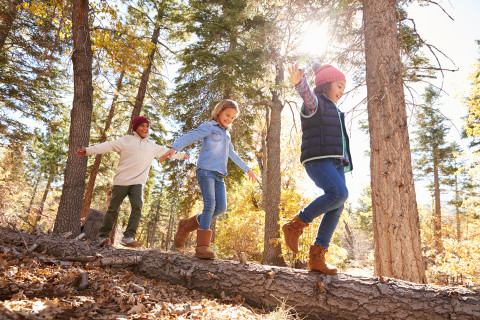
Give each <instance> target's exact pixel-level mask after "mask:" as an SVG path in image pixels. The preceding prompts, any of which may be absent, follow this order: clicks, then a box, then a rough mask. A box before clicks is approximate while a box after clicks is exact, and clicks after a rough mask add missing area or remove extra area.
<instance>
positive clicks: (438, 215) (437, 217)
mask: <svg viewBox="0 0 480 320" xmlns="http://www.w3.org/2000/svg"><path fill="white" fill-rule="evenodd" d="M438 162H439V159H438V148H437V147H434V149H433V185H434V198H435V211H434V216H433V225H434V228H433V237H434V239H435V250H436V252H437V254H440V253H442V252H443V245H442V211H441V210H442V207H441V204H440V178H439V175H438V170H439V168H438Z"/></svg>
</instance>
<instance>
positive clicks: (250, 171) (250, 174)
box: [247, 169, 257, 181]
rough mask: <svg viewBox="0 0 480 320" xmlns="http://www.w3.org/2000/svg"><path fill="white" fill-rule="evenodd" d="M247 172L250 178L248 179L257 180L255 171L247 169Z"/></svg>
mask: <svg viewBox="0 0 480 320" xmlns="http://www.w3.org/2000/svg"><path fill="white" fill-rule="evenodd" d="M247 174H248V178H249V179H250V181H256V180H257V176H256V175H255V173H253V171H252V169H250V170H248V171H247Z"/></svg>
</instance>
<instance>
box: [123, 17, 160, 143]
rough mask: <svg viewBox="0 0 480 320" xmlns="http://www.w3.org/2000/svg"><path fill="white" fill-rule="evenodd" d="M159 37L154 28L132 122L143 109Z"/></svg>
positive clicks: (158, 29)
mask: <svg viewBox="0 0 480 320" xmlns="http://www.w3.org/2000/svg"><path fill="white" fill-rule="evenodd" d="M159 35H160V27H159V26H157V27H155V30H153V35H152V43H153V49H152V52H150V54H149V56H148V65H147V68H146V69H145V70H143V72H142V78H141V79H140V85H139V86H138V92H137V98H136V99H135V106H134V107H133V111H132V118H131V119H132V120H133V118H135V117H138V116H139V115H140V111H142V108H143V101H144V100H145V94H146V92H147V85H148V79H149V78H150V71H151V70H152V65H153V59H154V57H155V51H156V50H157V43H158V37H159ZM131 133H132V122H131V121H130V126H129V127H128V134H131Z"/></svg>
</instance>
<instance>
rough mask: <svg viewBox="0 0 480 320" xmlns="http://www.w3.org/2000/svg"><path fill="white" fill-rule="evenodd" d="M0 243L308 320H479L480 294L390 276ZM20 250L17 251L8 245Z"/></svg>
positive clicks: (14, 236) (7, 238)
mask: <svg viewBox="0 0 480 320" xmlns="http://www.w3.org/2000/svg"><path fill="white" fill-rule="evenodd" d="M0 231H1V232H0V234H1V235H2V236H1V237H0V245H2V246H6V245H8V246H10V247H22V246H23V247H25V244H24V241H23V240H22V237H23V238H24V239H25V243H26V247H30V246H31V245H32V244H37V247H36V248H35V251H36V252H42V251H44V252H45V253H46V254H49V255H53V256H54V257H56V258H57V259H60V260H62V259H65V258H64V257H68V256H70V257H71V256H77V257H82V256H94V255H96V254H97V253H98V254H101V256H102V259H105V261H106V260H111V258H118V257H121V258H123V259H125V261H128V262H127V263H132V261H133V263H134V264H135V266H134V267H133V269H132V271H133V272H134V273H136V274H139V275H142V276H146V277H150V278H153V279H156V280H161V281H166V282H169V283H172V284H178V285H182V286H184V287H187V288H189V289H195V290H199V291H203V292H209V293H214V294H215V295H217V296H221V295H222V293H223V294H224V295H226V296H230V297H235V296H238V295H240V296H241V297H243V298H244V299H245V302H246V303H248V304H250V305H252V306H254V307H258V308H262V309H264V310H266V311H271V310H274V309H275V308H277V307H279V306H281V305H282V303H284V304H285V305H286V306H287V307H288V306H291V307H292V308H293V310H294V311H296V312H297V313H298V314H299V315H300V316H302V317H305V318H307V319H331V320H337V319H339V320H340V319H342V320H343V319H349V320H350V319H402V320H403V319H429V320H436V319H471V320H474V319H478V318H479V317H480V291H478V290H470V289H466V288H460V287H442V286H434V285H424V284H416V283H412V282H407V281H402V280H396V279H389V278H380V279H379V278H370V277H358V276H350V275H347V274H342V273H340V274H337V275H324V274H321V273H318V272H313V271H307V270H298V269H291V268H286V267H274V266H265V265H259V264H254V263H245V264H244V263H239V262H236V261H228V260H204V259H198V258H196V257H191V256H187V255H182V254H172V253H165V252H162V251H159V250H128V249H115V248H111V247H110V248H99V247H98V246H94V245H87V243H86V241H75V240H67V239H64V238H63V237H60V236H53V237H49V236H44V237H41V238H39V237H35V236H33V235H29V234H20V233H14V232H10V231H8V230H7V229H0ZM15 249H16V250H20V248H15Z"/></svg>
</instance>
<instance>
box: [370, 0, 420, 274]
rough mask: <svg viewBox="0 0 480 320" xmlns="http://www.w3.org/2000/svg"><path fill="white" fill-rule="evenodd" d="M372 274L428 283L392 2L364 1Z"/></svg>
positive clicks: (394, 4)
mask: <svg viewBox="0 0 480 320" xmlns="http://www.w3.org/2000/svg"><path fill="white" fill-rule="evenodd" d="M363 24H364V32H365V55H366V70H367V95H368V121H369V131H370V148H371V160H370V170H371V185H372V209H373V229H374V244H375V274H376V275H378V276H387V277H392V278H398V279H403V280H408V281H413V282H420V283H425V282H426V276H425V266H424V262H423V256H422V252H421V242H420V223H419V218H418V210H417V202H416V198H415V185H414V182H413V173H412V165H411V154H410V141H409V136H408V127H407V113H406V103H405V95H404V92H403V79H402V71H403V70H402V63H401V60H400V46H399V39H398V38H399V35H398V30H397V19H396V1H394V0H375V1H374V0H363Z"/></svg>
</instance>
